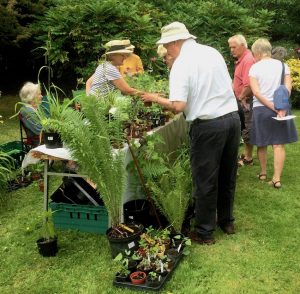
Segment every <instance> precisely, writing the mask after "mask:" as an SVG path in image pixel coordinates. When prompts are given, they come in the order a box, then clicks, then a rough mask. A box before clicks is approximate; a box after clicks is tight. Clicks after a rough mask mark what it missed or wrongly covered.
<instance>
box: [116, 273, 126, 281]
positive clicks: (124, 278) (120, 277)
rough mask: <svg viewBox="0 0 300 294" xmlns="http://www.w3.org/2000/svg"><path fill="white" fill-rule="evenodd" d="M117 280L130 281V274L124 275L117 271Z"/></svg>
mask: <svg viewBox="0 0 300 294" xmlns="http://www.w3.org/2000/svg"><path fill="white" fill-rule="evenodd" d="M116 281H117V282H122V283H124V282H128V276H123V275H120V273H117V274H116Z"/></svg>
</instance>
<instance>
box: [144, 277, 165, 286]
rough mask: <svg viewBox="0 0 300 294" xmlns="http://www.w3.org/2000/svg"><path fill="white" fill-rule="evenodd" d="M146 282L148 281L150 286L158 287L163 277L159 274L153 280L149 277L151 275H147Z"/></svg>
mask: <svg viewBox="0 0 300 294" xmlns="http://www.w3.org/2000/svg"><path fill="white" fill-rule="evenodd" d="M146 282H147V285H148V286H149V287H153V288H154V287H158V286H159V285H160V284H161V283H162V278H161V276H160V275H158V276H157V278H156V279H154V280H151V279H150V278H149V276H147V279H146Z"/></svg>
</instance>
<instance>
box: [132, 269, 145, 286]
mask: <svg viewBox="0 0 300 294" xmlns="http://www.w3.org/2000/svg"><path fill="white" fill-rule="evenodd" d="M146 277H147V276H146V273H144V272H141V271H137V272H133V273H131V274H130V280H131V283H132V284H134V285H141V284H144V283H145V281H146Z"/></svg>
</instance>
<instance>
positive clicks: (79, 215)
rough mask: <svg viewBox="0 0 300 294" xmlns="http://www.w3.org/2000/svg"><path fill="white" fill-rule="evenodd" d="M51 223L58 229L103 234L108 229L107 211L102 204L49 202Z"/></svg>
mask: <svg viewBox="0 0 300 294" xmlns="http://www.w3.org/2000/svg"><path fill="white" fill-rule="evenodd" d="M49 206H50V208H51V209H52V211H53V223H54V226H55V227H56V228H59V229H71V230H79V231H82V232H90V233H98V234H104V233H105V232H106V230H107V229H108V213H107V210H106V208H105V207H104V206H91V205H78V204H67V203H56V202H53V201H52V202H50V203H49Z"/></svg>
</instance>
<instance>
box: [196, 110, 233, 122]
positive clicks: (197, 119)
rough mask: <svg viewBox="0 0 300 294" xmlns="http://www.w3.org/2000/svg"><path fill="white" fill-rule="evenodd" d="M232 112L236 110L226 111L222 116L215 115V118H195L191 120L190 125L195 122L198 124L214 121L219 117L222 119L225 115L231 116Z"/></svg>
mask: <svg viewBox="0 0 300 294" xmlns="http://www.w3.org/2000/svg"><path fill="white" fill-rule="evenodd" d="M234 113H237V111H233V112H230V113H227V114H224V115H222V116H219V117H216V118H212V119H200V118H196V119H194V120H193V121H192V126H193V125H197V124H200V123H204V122H213V121H216V120H219V119H223V118H226V117H230V116H232V115H233V114H234Z"/></svg>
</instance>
